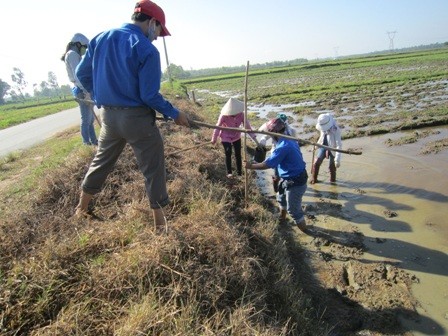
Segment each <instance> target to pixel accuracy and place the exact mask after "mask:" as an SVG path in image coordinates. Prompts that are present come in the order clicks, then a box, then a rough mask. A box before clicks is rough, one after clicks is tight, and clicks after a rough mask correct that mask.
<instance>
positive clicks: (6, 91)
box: [0, 68, 72, 105]
mask: <svg viewBox="0 0 448 336" xmlns="http://www.w3.org/2000/svg"><path fill="white" fill-rule="evenodd" d="M12 70H13V73H12V74H11V81H12V84H9V83H8V82H6V81H3V80H2V79H1V78H0V105H3V104H5V102H6V99H5V97H6V96H9V99H10V100H11V101H13V102H19V101H25V100H26V99H30V98H31V95H30V94H29V93H28V92H26V91H25V90H26V88H27V87H28V82H27V80H26V79H25V74H24V73H23V71H22V70H20V69H19V68H13V69H12ZM71 94H72V93H71V88H70V85H61V86H60V85H59V83H58V79H57V77H56V75H55V73H54V72H52V71H49V72H48V78H47V80H46V81H42V82H40V83H39V84H38V83H33V96H34V98H35V99H37V100H39V99H40V98H60V99H62V98H64V99H65V97H66V96H68V95H71Z"/></svg>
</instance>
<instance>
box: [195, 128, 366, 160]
mask: <svg viewBox="0 0 448 336" xmlns="http://www.w3.org/2000/svg"><path fill="white" fill-rule="evenodd" d="M190 124H192V125H198V126H200V127H206V128H216V129H220V130H231V131H236V132H242V133H257V134H266V135H270V136H274V137H278V138H286V139H291V140H296V141H299V142H300V143H302V144H306V145H314V146H316V147H321V148H325V149H328V150H331V151H335V152H340V153H345V154H350V155H361V154H362V152H359V151H354V150H344V149H337V148H333V147H329V146H325V145H321V144H318V143H315V142H312V141H309V140H303V139H299V138H294V137H293V136H291V135H286V134H279V133H273V132H266V131H254V130H248V129H243V128H237V127H222V126H216V125H210V124H207V123H204V122H202V121H196V120H190Z"/></svg>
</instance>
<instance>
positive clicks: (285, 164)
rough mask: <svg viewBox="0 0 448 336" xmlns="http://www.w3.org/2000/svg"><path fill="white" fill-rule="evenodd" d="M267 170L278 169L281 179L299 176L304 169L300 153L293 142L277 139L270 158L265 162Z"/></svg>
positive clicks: (297, 146)
mask: <svg viewBox="0 0 448 336" xmlns="http://www.w3.org/2000/svg"><path fill="white" fill-rule="evenodd" d="M265 163H266V165H267V166H268V167H269V168H275V167H277V168H278V174H279V176H280V177H282V178H285V179H287V178H291V177H296V176H299V175H300V174H301V173H302V172H303V171H304V169H305V162H304V161H303V157H302V152H301V151H300V147H299V144H298V143H297V141H295V140H290V139H286V138H279V140H278V142H277V144H276V145H275V149H274V151H273V152H272V154H271V156H270V157H269V158H267V159H266V160H265Z"/></svg>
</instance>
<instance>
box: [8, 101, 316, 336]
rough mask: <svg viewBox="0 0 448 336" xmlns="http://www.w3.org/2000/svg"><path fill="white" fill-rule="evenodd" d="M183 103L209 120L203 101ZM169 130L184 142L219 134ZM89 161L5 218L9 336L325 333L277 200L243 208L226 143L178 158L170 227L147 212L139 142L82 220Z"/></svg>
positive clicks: (64, 172)
mask: <svg viewBox="0 0 448 336" xmlns="http://www.w3.org/2000/svg"><path fill="white" fill-rule="evenodd" d="M180 104H182V106H181V108H182V109H184V110H187V111H189V113H190V114H192V115H194V117H195V118H197V119H199V115H198V113H199V112H197V111H196V107H195V106H192V105H190V104H189V103H186V102H181V101H177V102H176V105H180ZM160 127H161V130H162V133H163V134H164V137H165V139H166V141H167V143H169V144H171V145H173V146H177V147H180V148H186V147H189V146H191V145H194V144H195V143H201V142H204V141H208V140H209V138H210V131H207V130H193V131H190V130H185V129H181V128H179V127H177V126H175V125H173V124H162V125H161V126H160ZM170 150H171V149H170V148H168V147H167V148H166V152H167V153H169V151H170ZM89 162H90V157H86V156H85V155H79V152H75V153H73V154H72V155H71V156H70V157H68V158H67V160H66V162H65V164H64V165H62V166H61V167H59V168H58V169H55V170H52V171H49V172H48V173H47V174H46V176H45V178H44V179H42V180H41V181H40V182H39V184H38V185H37V186H36V190H35V192H34V193H33V194H32V195H30V202H28V203H23V204H31V205H29V206H21V204H17V206H15V207H13V208H12V207H10V208H8V210H7V213H6V215H7V216H5V218H4V220H3V222H2V223H1V224H0V249H1V255H0V287H1V290H0V333H1V334H2V335H5V336H9V335H11V336H12V335H36V336H37V335H95V336H98V335H126V336H127V335H323V334H324V331H323V329H320V326H319V325H318V324H317V321H316V320H315V319H313V318H312V315H311V313H312V312H311V311H309V309H308V308H306V307H307V304H306V300H305V299H304V298H303V297H302V295H301V285H300V283H299V282H298V280H297V279H296V277H295V276H294V272H293V266H292V264H291V262H290V260H289V256H288V253H287V251H286V248H285V243H284V241H283V239H282V238H281V236H280V235H279V233H278V231H277V223H276V220H275V218H274V216H273V215H272V213H271V211H270V210H269V207H270V205H269V204H268V203H267V202H266V201H265V200H264V199H263V198H262V197H261V196H260V195H259V194H258V192H256V191H254V192H253V193H251V195H250V197H251V205H250V206H249V207H247V208H246V207H244V197H243V196H244V185H243V182H241V181H240V182H239V183H231V184H229V183H228V182H227V181H226V180H225V171H224V160H223V158H222V153H221V148H213V147H208V146H205V147H201V148H198V149H195V150H192V151H188V152H185V153H180V154H177V155H173V156H168V157H167V169H168V178H169V182H168V187H169V194H170V197H171V201H172V202H171V205H170V206H169V207H168V208H167V209H166V215H167V218H168V221H169V229H168V232H158V231H156V230H154V228H153V226H152V218H151V216H149V215H148V213H147V212H146V211H144V210H145V209H148V203H147V199H146V196H145V190H144V185H143V178H142V176H141V175H140V173H139V172H138V169H137V165H136V162H135V159H134V156H133V154H132V152H131V150H130V149H129V148H126V149H125V151H124V153H123V155H122V156H121V158H120V160H119V162H118V163H117V166H116V169H115V170H114V172H113V173H112V174H111V175H110V176H109V178H108V180H107V181H106V184H105V186H104V190H103V191H102V192H101V193H100V194H99V195H98V197H97V198H96V199H95V204H94V211H95V213H96V215H98V217H99V218H101V220H75V219H74V218H72V215H73V210H74V207H75V205H76V203H77V200H78V196H79V186H80V183H81V180H82V178H83V176H84V174H85V172H86V169H87V167H88V164H89ZM251 189H252V190H256V187H255V185H251Z"/></svg>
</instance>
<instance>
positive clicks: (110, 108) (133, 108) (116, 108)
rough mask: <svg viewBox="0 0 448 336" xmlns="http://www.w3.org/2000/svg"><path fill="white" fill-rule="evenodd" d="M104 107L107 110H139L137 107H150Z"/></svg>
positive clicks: (139, 107) (143, 107) (140, 107)
mask: <svg viewBox="0 0 448 336" xmlns="http://www.w3.org/2000/svg"><path fill="white" fill-rule="evenodd" d="M103 108H104V109H106V110H137V109H149V110H151V109H150V108H149V107H147V106H105V105H103Z"/></svg>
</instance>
